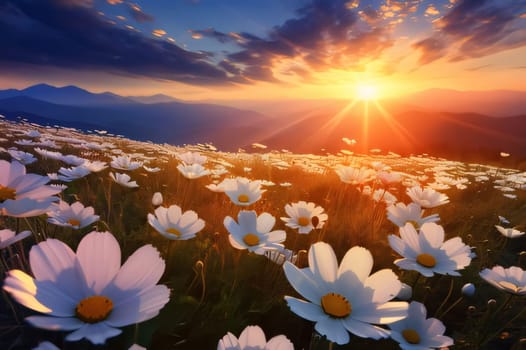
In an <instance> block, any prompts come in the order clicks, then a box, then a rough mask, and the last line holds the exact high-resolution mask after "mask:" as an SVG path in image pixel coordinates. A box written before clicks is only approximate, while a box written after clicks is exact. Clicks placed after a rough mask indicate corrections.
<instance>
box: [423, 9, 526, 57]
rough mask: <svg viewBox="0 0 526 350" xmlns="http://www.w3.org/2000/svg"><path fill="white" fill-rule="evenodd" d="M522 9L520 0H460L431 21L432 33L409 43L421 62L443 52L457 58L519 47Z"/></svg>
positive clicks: (524, 39)
mask: <svg viewBox="0 0 526 350" xmlns="http://www.w3.org/2000/svg"><path fill="white" fill-rule="evenodd" d="M524 11H526V1H524V0H460V1H458V2H457V3H456V4H455V6H454V7H453V8H452V9H451V10H450V11H449V12H448V13H447V14H446V15H444V16H443V17H442V18H441V19H440V20H438V21H437V22H436V23H435V25H436V29H437V30H436V31H435V33H434V34H433V35H432V36H430V37H428V38H426V39H424V40H422V41H420V42H417V43H415V44H414V45H413V46H414V47H415V48H416V49H418V50H420V51H421V53H422V56H421V59H420V61H421V63H423V64H425V63H430V62H432V61H434V60H436V59H438V58H440V57H443V56H444V55H445V54H448V55H449V58H450V60H452V61H459V60H463V59H467V58H474V57H481V56H486V55H490V54H494V53H496V52H500V51H504V50H508V49H512V48H515V47H520V46H523V45H526V24H525V23H524V21H523V20H521V19H520V16H521V14H522V13H523V12H524ZM446 43H447V47H445V45H446ZM451 48H454V50H455V51H453V52H452V50H451Z"/></svg>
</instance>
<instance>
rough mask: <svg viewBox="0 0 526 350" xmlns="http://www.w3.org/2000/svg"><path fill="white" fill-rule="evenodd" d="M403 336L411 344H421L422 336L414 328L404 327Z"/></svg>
mask: <svg viewBox="0 0 526 350" xmlns="http://www.w3.org/2000/svg"><path fill="white" fill-rule="evenodd" d="M402 337H404V339H405V340H406V341H407V342H408V343H409V344H420V336H419V335H418V333H417V331H415V330H414V329H410V328H408V329H404V330H403V331H402Z"/></svg>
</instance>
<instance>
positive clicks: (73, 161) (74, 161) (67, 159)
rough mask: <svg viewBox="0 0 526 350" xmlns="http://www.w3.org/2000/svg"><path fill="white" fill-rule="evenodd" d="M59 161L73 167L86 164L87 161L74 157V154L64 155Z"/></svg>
mask: <svg viewBox="0 0 526 350" xmlns="http://www.w3.org/2000/svg"><path fill="white" fill-rule="evenodd" d="M59 159H60V160H61V161H63V162H64V163H66V164H69V165H73V166H79V165H82V164H84V163H85V162H86V159H84V158H80V157H77V156H76V155H73V154H67V155H62V156H61V157H60V158H59Z"/></svg>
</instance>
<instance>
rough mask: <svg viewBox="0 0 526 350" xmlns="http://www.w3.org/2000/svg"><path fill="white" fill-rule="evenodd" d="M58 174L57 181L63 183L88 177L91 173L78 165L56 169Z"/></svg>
mask: <svg viewBox="0 0 526 350" xmlns="http://www.w3.org/2000/svg"><path fill="white" fill-rule="evenodd" d="M58 172H59V175H58V179H59V180H61V181H65V182H70V181H73V180H77V179H81V178H83V177H85V176H88V175H89V174H90V173H91V171H90V170H89V169H88V168H86V167H85V166H84V165H79V166H76V167H71V168H64V167H61V168H60V169H58Z"/></svg>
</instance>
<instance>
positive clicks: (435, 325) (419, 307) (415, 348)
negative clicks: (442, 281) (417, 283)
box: [389, 301, 453, 350]
mask: <svg viewBox="0 0 526 350" xmlns="http://www.w3.org/2000/svg"><path fill="white" fill-rule="evenodd" d="M426 315H427V310H426V307H425V306H424V305H423V304H421V303H419V302H416V301H412V302H411V303H410V304H409V309H408V314H407V318H405V319H403V320H400V321H397V322H394V323H391V324H390V325H389V328H390V329H391V338H392V339H393V340H395V341H396V342H398V345H400V348H401V349H402V350H431V349H436V348H443V347H446V346H451V345H453V339H451V338H450V337H446V336H445V335H444V332H445V331H446V328H445V327H444V324H443V323H442V322H441V321H440V320H438V319H436V318H426Z"/></svg>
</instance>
